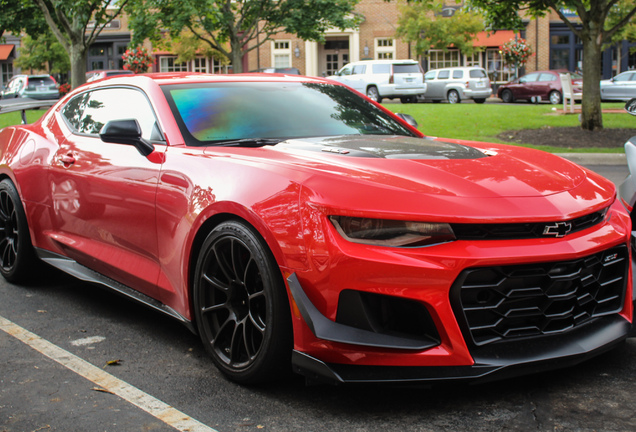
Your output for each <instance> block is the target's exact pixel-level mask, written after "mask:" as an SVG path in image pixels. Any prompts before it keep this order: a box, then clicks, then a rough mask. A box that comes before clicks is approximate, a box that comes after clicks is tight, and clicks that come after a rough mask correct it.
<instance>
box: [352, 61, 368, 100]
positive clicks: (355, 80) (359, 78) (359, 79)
mask: <svg viewBox="0 0 636 432" xmlns="http://www.w3.org/2000/svg"><path fill="white" fill-rule="evenodd" d="M366 69H367V66H366V65H362V64H359V65H355V66H353V69H352V71H351V75H350V76H349V83H348V84H349V86H350V87H351V88H353V89H355V90H357V91H359V92H360V93H365V92H366V91H367V85H366V78H365V71H366Z"/></svg>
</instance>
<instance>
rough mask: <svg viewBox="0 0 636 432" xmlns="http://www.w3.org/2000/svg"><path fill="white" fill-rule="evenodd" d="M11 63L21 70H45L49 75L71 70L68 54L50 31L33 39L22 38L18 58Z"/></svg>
mask: <svg viewBox="0 0 636 432" xmlns="http://www.w3.org/2000/svg"><path fill="white" fill-rule="evenodd" d="M13 63H14V65H16V66H17V67H19V68H22V69H39V70H42V69H45V70H48V71H49V73H51V74H57V73H65V72H68V70H69V69H70V68H71V64H70V62H69V58H68V54H67V53H66V51H65V50H64V48H62V46H61V45H60V44H59V42H58V41H57V39H56V38H55V36H53V33H51V32H50V31H47V32H45V33H43V34H41V35H40V36H38V37H35V38H33V37H31V36H24V37H23V38H22V47H21V48H20V57H18V58H17V59H16V60H15V61H14V62H13Z"/></svg>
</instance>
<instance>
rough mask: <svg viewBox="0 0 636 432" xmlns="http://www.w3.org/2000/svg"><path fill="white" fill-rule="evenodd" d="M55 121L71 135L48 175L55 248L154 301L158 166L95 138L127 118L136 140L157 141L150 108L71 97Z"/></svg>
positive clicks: (105, 92) (121, 98)
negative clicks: (137, 130)
mask: <svg viewBox="0 0 636 432" xmlns="http://www.w3.org/2000/svg"><path fill="white" fill-rule="evenodd" d="M61 115H62V117H63V121H64V122H65V123H66V125H67V126H68V127H69V129H70V131H71V133H70V134H68V136H67V138H66V140H64V141H63V143H62V144H60V146H59V149H58V151H57V153H56V154H55V155H54V156H53V160H52V163H51V168H50V170H49V172H50V174H49V176H50V179H49V185H50V189H51V191H50V193H51V203H52V219H53V226H54V231H55V232H54V233H53V236H54V237H55V241H57V242H58V243H59V244H60V246H61V247H62V248H63V249H64V251H65V253H66V254H67V255H68V256H69V257H71V258H73V259H74V260H76V261H77V262H79V263H80V264H83V265H85V266H87V267H89V268H91V269H93V270H95V271H97V272H99V273H101V274H104V275H106V276H108V277H110V278H111V279H114V280H116V281H118V282H120V283H123V284H124V285H127V286H130V287H133V288H135V289H137V290H139V291H141V292H144V293H146V294H148V295H150V296H153V297H156V293H155V290H156V284H157V279H158V275H159V268H160V266H159V263H158V260H157V249H158V246H157V229H156V216H155V197H156V189H157V182H158V178H159V175H160V169H161V164H160V163H156V162H154V161H153V160H154V159H153V160H151V158H147V157H144V156H143V155H141V154H140V153H139V152H138V150H137V149H136V148H135V147H134V146H132V145H126V144H113V143H105V142H103V141H102V140H101V139H100V138H99V135H98V133H99V131H100V130H101V128H102V127H103V126H104V124H106V123H107V122H108V121H111V120H118V119H131V118H134V119H136V120H137V121H138V122H139V124H140V126H141V129H142V132H143V134H142V137H143V138H145V139H147V140H153V139H155V138H160V137H161V134H160V133H158V127H157V122H156V118H155V115H154V112H153V110H152V108H151V105H150V104H149V102H148V100H147V98H146V96H145V95H144V93H142V92H141V91H139V90H136V89H133V88H121V87H120V88H108V89H100V90H95V91H90V92H85V93H82V94H80V95H78V96H76V97H75V98H73V99H72V100H71V101H69V103H68V104H67V105H66V106H65V107H64V108H63V109H62V111H61ZM153 135H154V136H153ZM155 142H156V146H155V148H156V151H157V152H164V151H165V145H161V142H160V141H155Z"/></svg>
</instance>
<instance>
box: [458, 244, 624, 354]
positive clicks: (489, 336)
mask: <svg viewBox="0 0 636 432" xmlns="http://www.w3.org/2000/svg"><path fill="white" fill-rule="evenodd" d="M628 257H629V254H628V250H627V248H626V247H625V246H620V247H616V248H613V249H610V250H607V251H604V252H601V253H598V254H595V255H591V256H588V257H586V258H582V259H578V260H574V261H562V262H551V263H538V264H529V265H514V266H501V267H489V268H476V269H469V270H466V271H464V272H463V273H462V274H461V275H460V277H459V278H458V279H457V281H456V282H455V284H454V285H453V288H452V290H451V301H452V303H453V308H454V310H455V313H456V315H457V317H458V319H459V320H460V322H461V321H463V323H462V324H463V328H464V330H465V332H466V333H467V336H469V340H471V341H472V342H473V343H474V344H475V345H478V346H479V345H485V344H488V343H491V342H495V341H500V340H513V339H519V338H525V337H533V336H541V335H549V334H556V333H561V332H565V331H567V330H569V329H571V328H574V327H576V326H579V325H582V324H585V323H586V322H588V321H590V320H592V319H593V318H596V317H600V316H604V315H609V314H613V313H617V312H619V311H620V310H621V309H622V308H623V301H624V295H625V289H626V285H627V275H628V266H629V259H628Z"/></svg>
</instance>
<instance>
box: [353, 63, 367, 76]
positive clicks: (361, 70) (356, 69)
mask: <svg viewBox="0 0 636 432" xmlns="http://www.w3.org/2000/svg"><path fill="white" fill-rule="evenodd" d="M365 69H366V66H365V65H357V66H354V67H353V75H360V74H363V73H364V70H365Z"/></svg>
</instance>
